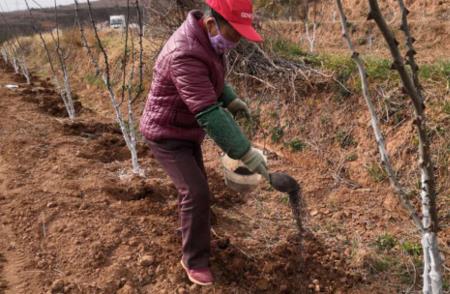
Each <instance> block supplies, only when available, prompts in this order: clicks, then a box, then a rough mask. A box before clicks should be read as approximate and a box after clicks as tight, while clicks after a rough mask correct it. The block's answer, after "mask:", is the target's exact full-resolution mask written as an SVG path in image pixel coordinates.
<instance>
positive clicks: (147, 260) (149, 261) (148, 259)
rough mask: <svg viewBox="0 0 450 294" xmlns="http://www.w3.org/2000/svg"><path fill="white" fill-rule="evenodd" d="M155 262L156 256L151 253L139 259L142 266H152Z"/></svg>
mask: <svg viewBox="0 0 450 294" xmlns="http://www.w3.org/2000/svg"><path fill="white" fill-rule="evenodd" d="M154 262H155V258H154V257H153V256H151V255H144V256H142V257H141V259H139V264H140V265H141V266H150V265H152V264H153V263H154Z"/></svg>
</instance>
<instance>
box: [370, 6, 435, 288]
mask: <svg viewBox="0 0 450 294" xmlns="http://www.w3.org/2000/svg"><path fill="white" fill-rule="evenodd" d="M399 4H400V9H401V10H402V30H403V31H404V33H405V34H406V37H407V47H408V53H407V58H408V62H409V64H410V66H411V68H412V74H411V75H412V76H411V75H410V74H409V73H408V71H407V70H406V68H405V65H404V62H403V59H402V57H401V54H400V50H399V48H398V41H397V40H396V39H395V37H394V34H393V32H392V31H391V29H390V28H389V27H388V25H387V24H386V21H385V19H384V17H383V15H382V14H381V11H380V8H379V6H378V1H377V0H369V6H370V12H369V15H368V19H373V20H374V21H375V23H376V24H377V26H378V28H379V29H380V31H381V33H382V34H383V37H384V39H385V40H386V43H387V44H388V46H389V50H390V52H391V55H392V58H393V59H394V63H393V66H392V68H393V69H395V70H397V72H398V73H399V75H400V78H401V81H402V83H403V86H404V88H405V91H406V93H407V94H408V96H409V97H410V99H411V101H412V103H413V105H414V113H415V118H414V124H415V125H416V129H417V134H418V138H419V169H420V177H421V191H420V197H421V202H422V225H423V227H424V229H425V232H424V233H423V234H422V248H423V256H424V269H423V289H422V291H423V293H426V294H428V293H430V294H431V293H432V294H441V293H442V288H443V287H442V284H443V283H442V260H441V255H440V252H439V247H438V241H437V233H438V230H439V226H438V216H437V209H436V184H435V179H434V167H433V162H432V160H431V152H430V141H429V138H428V135H427V132H426V125H425V105H424V99H423V97H422V93H421V90H420V84H419V81H418V75H417V73H418V66H417V64H416V63H415V60H414V54H415V52H414V48H413V47H412V37H411V34H410V31H409V27H408V23H407V19H406V15H407V12H406V10H405V8H404V5H403V2H399Z"/></svg>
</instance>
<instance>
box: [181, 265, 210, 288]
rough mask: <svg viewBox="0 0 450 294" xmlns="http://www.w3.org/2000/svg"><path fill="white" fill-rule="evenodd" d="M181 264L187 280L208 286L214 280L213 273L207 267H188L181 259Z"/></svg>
mask: <svg viewBox="0 0 450 294" xmlns="http://www.w3.org/2000/svg"><path fill="white" fill-rule="evenodd" d="M181 266H182V267H183V268H184V270H185V271H186V274H187V276H188V278H189V281H191V282H192V283H195V284H197V285H201V286H210V285H212V284H213V282H214V278H213V275H212V273H211V270H210V269H209V267H204V268H196V269H188V268H187V266H185V265H184V262H183V260H181Z"/></svg>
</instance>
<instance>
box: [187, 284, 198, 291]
mask: <svg viewBox="0 0 450 294" xmlns="http://www.w3.org/2000/svg"><path fill="white" fill-rule="evenodd" d="M197 289H198V286H197V284H192V285H191V286H190V287H189V290H190V291H191V292H192V291H195V290H197Z"/></svg>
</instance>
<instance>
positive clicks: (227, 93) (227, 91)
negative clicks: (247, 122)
mask: <svg viewBox="0 0 450 294" xmlns="http://www.w3.org/2000/svg"><path fill="white" fill-rule="evenodd" d="M236 98H237V94H236V92H235V91H234V89H233V87H231V86H230V85H229V84H227V83H225V85H224V87H223V92H222V95H221V96H220V99H219V100H220V101H221V102H222V103H223V106H224V107H227V106H228V104H230V103H231V101H233V100H234V99H236Z"/></svg>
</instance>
